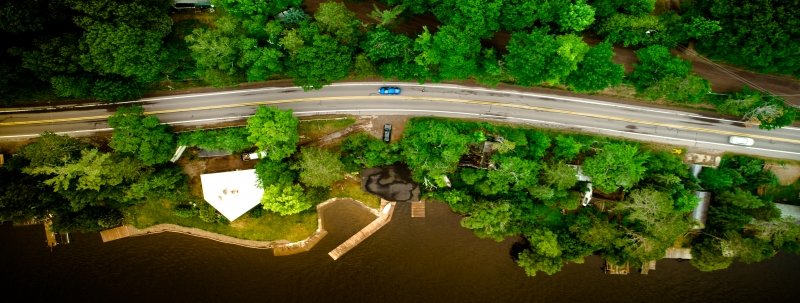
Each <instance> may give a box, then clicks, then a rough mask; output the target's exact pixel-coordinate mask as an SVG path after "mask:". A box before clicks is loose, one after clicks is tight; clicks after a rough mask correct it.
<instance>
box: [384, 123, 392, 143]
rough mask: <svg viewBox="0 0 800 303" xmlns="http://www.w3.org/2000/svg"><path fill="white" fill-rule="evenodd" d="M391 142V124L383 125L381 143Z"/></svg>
mask: <svg viewBox="0 0 800 303" xmlns="http://www.w3.org/2000/svg"><path fill="white" fill-rule="evenodd" d="M391 140H392V125H391V124H388V123H387V124H384V125H383V142H386V143H389V141H391Z"/></svg>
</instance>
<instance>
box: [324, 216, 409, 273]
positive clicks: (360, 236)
mask: <svg viewBox="0 0 800 303" xmlns="http://www.w3.org/2000/svg"><path fill="white" fill-rule="evenodd" d="M396 203H397V202H390V203H388V204H387V205H386V206H385V207H384V208H382V210H381V214H380V215H379V216H378V217H377V218H375V220H373V221H372V222H370V223H369V224H367V226H365V227H364V228H362V229H361V230H360V231H358V232H357V233H356V234H355V235H353V236H352V237H350V238H349V239H347V241H344V243H342V244H340V245H339V246H337V247H336V248H334V249H333V250H331V251H330V252H329V253H328V255H329V256H331V258H333V259H334V260H337V259H339V258H340V257H341V256H342V255H344V254H345V253H347V252H348V251H350V250H351V249H353V247H356V246H357V245H358V244H361V242H362V241H364V240H365V239H366V238H369V236H371V235H372V234H374V233H375V232H376V231H378V230H379V229H380V228H381V227H383V226H384V225H386V223H389V221H391V220H392V213H394V207H395V205H396Z"/></svg>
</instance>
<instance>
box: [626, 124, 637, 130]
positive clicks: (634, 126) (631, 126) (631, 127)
mask: <svg viewBox="0 0 800 303" xmlns="http://www.w3.org/2000/svg"><path fill="white" fill-rule="evenodd" d="M625 128H627V129H638V127H636V125H625Z"/></svg>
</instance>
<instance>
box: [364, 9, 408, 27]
mask: <svg viewBox="0 0 800 303" xmlns="http://www.w3.org/2000/svg"><path fill="white" fill-rule="evenodd" d="M372 8H373V10H372V11H371V12H369V15H368V16H369V17H370V18H372V19H373V20H375V21H377V22H378V26H379V27H385V26H389V25H391V24H392V23H394V22H395V20H397V17H399V16H400V14H402V13H403V11H404V10H405V9H406V8H405V6H403V5H398V6H395V7H392V8H390V9H387V10H381V9H380V8H378V6H377V5H375V4H374V3H373V4H372Z"/></svg>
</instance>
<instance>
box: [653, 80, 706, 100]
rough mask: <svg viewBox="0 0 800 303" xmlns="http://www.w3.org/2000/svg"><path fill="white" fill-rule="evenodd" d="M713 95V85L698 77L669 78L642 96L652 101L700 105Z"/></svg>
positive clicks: (660, 81) (655, 84)
mask: <svg viewBox="0 0 800 303" xmlns="http://www.w3.org/2000/svg"><path fill="white" fill-rule="evenodd" d="M709 93H711V85H709V84H708V81H707V80H706V79H703V78H701V77H699V76H697V75H688V76H686V77H683V78H681V77H675V76H667V77H666V78H664V79H661V80H659V81H657V82H655V83H653V85H652V86H650V87H648V88H646V89H645V90H644V91H643V92H642V96H644V97H645V98H648V99H651V100H658V99H662V98H663V99H667V100H670V101H676V102H681V103H700V102H703V101H705V100H706V97H707V96H708V94H709Z"/></svg>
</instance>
